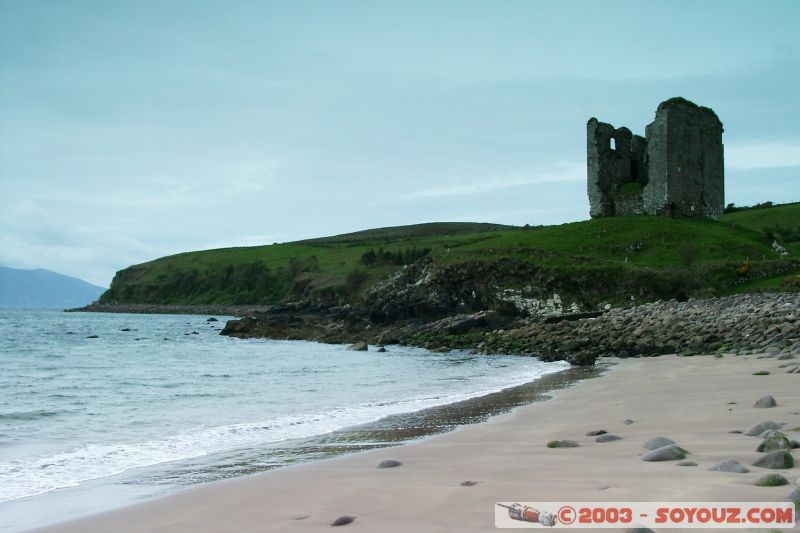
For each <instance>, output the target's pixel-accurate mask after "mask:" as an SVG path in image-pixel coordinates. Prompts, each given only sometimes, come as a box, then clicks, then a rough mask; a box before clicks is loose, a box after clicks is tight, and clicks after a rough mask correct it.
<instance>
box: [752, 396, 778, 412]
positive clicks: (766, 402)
mask: <svg viewBox="0 0 800 533" xmlns="http://www.w3.org/2000/svg"><path fill="white" fill-rule="evenodd" d="M776 405H778V402H776V401H775V398H773V397H772V396H764V397H763V398H759V399H758V400H757V401H756V403H755V404H754V405H753V407H757V408H759V409H768V408H770V407H775V406H776Z"/></svg>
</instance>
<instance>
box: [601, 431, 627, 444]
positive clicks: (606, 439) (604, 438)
mask: <svg viewBox="0 0 800 533" xmlns="http://www.w3.org/2000/svg"><path fill="white" fill-rule="evenodd" d="M594 440H595V442H601V443H602V442H612V441H615V440H622V437H618V436H616V435H612V434H610V433H606V434H605V435H600V436H599V437H597V438H596V439H594Z"/></svg>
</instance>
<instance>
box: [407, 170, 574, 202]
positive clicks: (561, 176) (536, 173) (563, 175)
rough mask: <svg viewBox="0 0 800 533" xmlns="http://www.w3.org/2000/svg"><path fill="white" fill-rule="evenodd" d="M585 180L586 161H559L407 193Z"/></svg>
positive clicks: (453, 193)
mask: <svg viewBox="0 0 800 533" xmlns="http://www.w3.org/2000/svg"><path fill="white" fill-rule="evenodd" d="M585 180H586V164H585V163H576V162H571V161H560V162H558V163H554V164H552V165H549V166H548V167H544V168H540V169H535V170H532V171H529V172H515V173H512V174H509V175H506V176H503V177H493V178H486V179H473V180H470V181H469V182H466V183H464V182H459V183H453V184H451V185H442V186H439V187H432V188H429V189H422V190H419V191H415V192H412V193H411V194H409V195H407V198H434V197H440V196H463V195H472V194H483V193H487V192H492V191H498V190H502V189H510V188H513V187H521V186H525V185H540V184H544V183H571V182H579V181H585Z"/></svg>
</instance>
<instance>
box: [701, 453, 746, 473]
mask: <svg viewBox="0 0 800 533" xmlns="http://www.w3.org/2000/svg"><path fill="white" fill-rule="evenodd" d="M709 470H715V471H717V472H732V473H734V474H746V473H748V472H749V471H750V469H749V468H747V467H746V466H744V465H743V464H742V463H740V462H739V461H737V460H736V459H732V458H730V457H729V458H727V459H723V460H722V461H720V462H718V463H717V464H715V465H712V466H711V467H710V468H709Z"/></svg>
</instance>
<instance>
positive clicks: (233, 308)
mask: <svg viewBox="0 0 800 533" xmlns="http://www.w3.org/2000/svg"><path fill="white" fill-rule="evenodd" d="M271 307H272V306H268V305H223V304H198V305H159V304H127V303H126V304H100V303H93V304H89V305H86V306H84V307H76V308H74V309H66V312H68V313H133V314H145V315H217V316H248V315H252V314H253V313H259V312H264V311H267V310H268V309H270V308H271Z"/></svg>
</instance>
